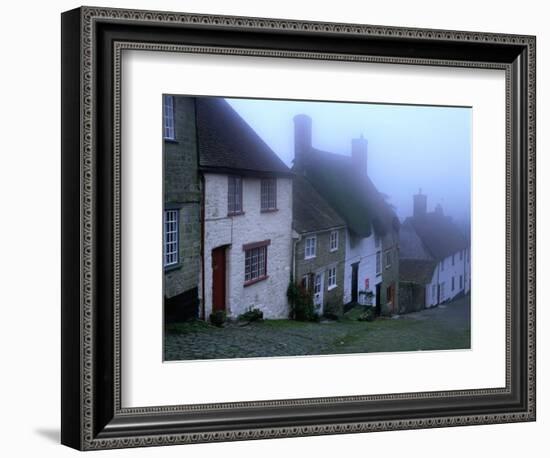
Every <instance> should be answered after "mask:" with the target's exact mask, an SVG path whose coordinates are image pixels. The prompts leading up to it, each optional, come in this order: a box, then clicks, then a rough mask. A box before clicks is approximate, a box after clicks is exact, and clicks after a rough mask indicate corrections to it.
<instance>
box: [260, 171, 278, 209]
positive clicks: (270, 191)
mask: <svg viewBox="0 0 550 458" xmlns="http://www.w3.org/2000/svg"><path fill="white" fill-rule="evenodd" d="M261 188H262V189H261V194H262V196H261V209H262V211H270V210H277V179H276V178H263V179H262V183H261Z"/></svg>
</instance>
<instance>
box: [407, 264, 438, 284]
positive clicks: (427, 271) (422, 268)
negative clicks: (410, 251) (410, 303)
mask: <svg viewBox="0 0 550 458" xmlns="http://www.w3.org/2000/svg"><path fill="white" fill-rule="evenodd" d="M435 266H436V263H435V261H431V260H428V259H400V260H399V281H403V282H412V283H419V284H421V285H426V284H428V283H429V282H430V281H431V280H432V275H433V272H434V269H435Z"/></svg>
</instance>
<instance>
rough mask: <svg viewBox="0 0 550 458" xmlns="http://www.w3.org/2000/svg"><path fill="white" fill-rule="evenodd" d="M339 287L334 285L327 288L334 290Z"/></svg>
mask: <svg viewBox="0 0 550 458" xmlns="http://www.w3.org/2000/svg"><path fill="white" fill-rule="evenodd" d="M336 288H338V285H332V286H329V287H328V288H327V291H332V290H333V289H336Z"/></svg>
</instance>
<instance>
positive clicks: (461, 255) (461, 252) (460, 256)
mask: <svg viewBox="0 0 550 458" xmlns="http://www.w3.org/2000/svg"><path fill="white" fill-rule="evenodd" d="M463 253H464V252H463V251H462V250H460V255H459V259H460V260H461V261H462V257H463V256H464V254H463Z"/></svg>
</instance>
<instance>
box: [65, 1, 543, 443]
mask: <svg viewBox="0 0 550 458" xmlns="http://www.w3.org/2000/svg"><path fill="white" fill-rule="evenodd" d="M535 112H536V110H535V37H532V36H520V35H504V34H492V33H480V32H463V31H445V30H426V29H411V28H400V27H385V26H373V25H358V24H337V23H315V22H301V21H294V20H281V19H262V18H247V17H226V16H206V15H196V14H186V13H168V12H153V11H134V10H122V9H106V8H95V7H82V8H78V9H75V10H72V11H68V12H65V13H63V15H62V434H61V440H62V443H63V444H65V445H67V446H70V447H73V448H76V449H79V450H93V449H107V448H123V447H139V446H153V445H169V444H185V443H197V442H213V441H230V440H249V439H260V438H277V437H290V436H308V435H320V434H341V433H353V432H371V431H388V430H401V429H414V428H431V427H443V426H459V425H476V424H488V423H505V422H518V421H534V420H535V410H536V409H535Z"/></svg>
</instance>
